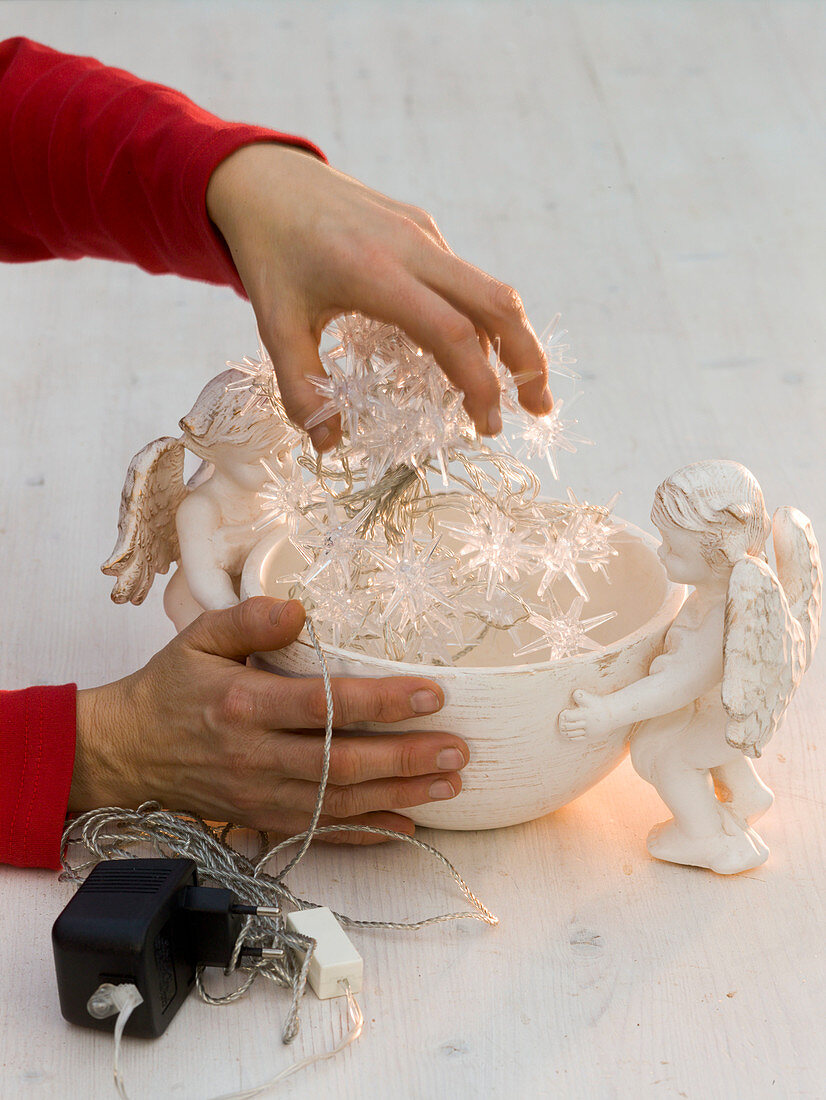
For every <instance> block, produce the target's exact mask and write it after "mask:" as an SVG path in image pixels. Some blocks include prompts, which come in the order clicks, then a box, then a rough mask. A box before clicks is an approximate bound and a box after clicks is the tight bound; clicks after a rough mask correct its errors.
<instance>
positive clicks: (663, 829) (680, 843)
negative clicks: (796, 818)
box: [646, 817, 769, 875]
mask: <svg viewBox="0 0 826 1100" xmlns="http://www.w3.org/2000/svg"><path fill="white" fill-rule="evenodd" d="M646 843H647V847H648V851H649V852H650V853H651V855H652V856H654V857H655V858H656V859H663V860H666V861H667V862H668V863H682V864H685V865H686V866H689V867H707V868H708V869H709V870H710V871H716V872H717V874H718V875H733V874H736V873H737V872H738V871H749V870H751V869H752V868H754V867H759V866H760V865H761V864H762V863H765V862H766V860H767V859H768V858H769V849H768V848H767V847H766V845H765V844H764V843H763V841H762V840H761V839H760V837H759V836H758V835H757V833H756V832H755V831H754V830H753V829H738V830H736V831H735V832H733V833H731V834H730V833H728V832H723V831H721V832H718V833H713V834H712V835H711V836H705V837H694V836H689V835H688V834H686V833H684V832H683V830H682V829H681V828H680V827H679V825H678V824H677V822H676V821H675V820H674V818H673V817H672V818H671V819H670V820H669V821H663V822H661V823H660V824H659V825H655V826H654V828H653V829H652V830H651V832H650V833H649V834H648V839H647V842H646Z"/></svg>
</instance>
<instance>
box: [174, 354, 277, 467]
mask: <svg viewBox="0 0 826 1100" xmlns="http://www.w3.org/2000/svg"><path fill="white" fill-rule="evenodd" d="M245 381H248V379H247V376H246V375H244V374H243V373H242V372H241V371H239V370H234V369H231V370H225V371H223V372H222V373H221V374H219V375H217V376H216V377H215V378H213V379H212V381H211V382H207V384H206V385H205V386H204V388H203V389H202V390H201V392H200V394H199V395H198V398H197V400H196V402H195V404H194V405H193V406H192V408H191V409H190V411H189V412H188V413H187V414H186V416H185V417H183V419H182V420H180V421H179V425H180V428H181V430H182V431H183V433H184V444H185V445H186V447H187V448H188V449H189V450H190V451H192V452H193V453H194V454H196V455H198V456H199V457H200V458H203V459H206V461H207V462H212V463H213V464H220V461H221V458H222V457H226V458H232V460H234V461H236V462H239V461H240V462H242V463H250V464H252V463H257V462H258V461H259V459H261V458H267V457H268V456H270V455H273V456H275V457H276V458H282V457H285V455H286V453H287V452H289V450H290V448H291V446H292V443H293V442H294V439H295V433H294V432H293V430H292V429H291V428H289V427H288V426H287V425H286V424H285V423H284V422H283V421H282V419H281V418H280V417H279V416H277V415H274V414H273V411H272V410H271V409H270V408H264V407H261V406H260V405H259V404H258V403H257V402H255V403H251V402H250V395H251V394H250V389H249V387H248V386H245V385H244V382H245ZM282 451H283V452H285V455H284V456H282V453H281V452H282Z"/></svg>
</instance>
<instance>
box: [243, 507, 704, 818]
mask: <svg viewBox="0 0 826 1100" xmlns="http://www.w3.org/2000/svg"><path fill="white" fill-rule="evenodd" d="M614 545H615V546H616V549H617V551H618V553H617V556H616V557H615V558H614V559H612V562H611V564H610V565H609V567H608V580H606V579H605V578H603V577H602V576H601V575H600V574H594V575H593V577H592V576H590V575H589V576H588V578H587V583H588V588H589V593H590V595H591V600H590V602H589V603H588V604H587V605H586V612H585V613H586V615H589V616H590V615H599V614H601V613H602V612H603V611H605V610H615V611H616V612H617V616H616V618H615V619H613V620H612V621H611V622H609V623H606V624H604V625H603V626H602V627H600V628H599V629H598V630H597V631H595V632H594V635H593V636H594V638H595V640H596V641H598V642H600V644H601V645H603V646H604V648H603V649H602V650H601V651H599V652H594V653H582V654H578V655H577V656H575V657H568V658H566V659H565V660H562V661H553V662H544V663H542V662H538V663H534V664H513V663H510V664H508V663H506V662H507V660H508V658H506V657H505V655H504V644H503V643H506V641H507V640H506V639H504V638H503V637H502V635H501V633H500V632H497V631H491V635H495V636H496V638H495V639H494V640H493V641H492V642H491V644H490V645H488V644H487V643H485V644H484V645H483V646H480V647H478V648H477V649H476V650H474V652H473V653H472V654H471V655H470V657H469V660H470V661H472V662H473V663H472V664H465V665H460V666H457V667H453V668H443V667H439V666H430V665H424V666H423V665H407V664H402V663H400V662H397V661H389V660H382V659H379V658H375V657H368V656H365V655H364V654H360V653H355V652H352V651H347V650H341V649H335V648H332V647H329V648H326V649H325V652H326V656H327V661H328V665H329V668H330V672H331V674H332V675H333V676H382V675H387V676H391V675H396V676H398V675H406V674H414V675H419V676H421V675H425V676H428V677H430V678H432V679H433V680H436V681H437V682H438V683H439V684H441V686H442V688H443V690H444V693H445V705H444V707H443V708H442V710H441V711H440V712H439V713H438V714H435V715H431V716H428V717H425V718H421V719H417V720H416V722H415V723H410V728H411V729H412V728H415V729H444V730H450V731H451V732H452V733H456V734H459V736H461V737H463V738H464V739H465V740H466V741H467V743H468V745H469V746H470V754H471V755H470V762H469V763H468V765H467V767H466V768H465V769H464V771H463V772H462V783H463V786H462V791H461V793H460V794H459V795H457V797H456V798H453V799H450V800H449V801H447V802H437V803H431V804H428V805H425V806H417V807H413V808H412V809H409V810H405V811H404V813H405V814H406V815H407V816H409V817H411V818H412V819H413V820H414V821H415V822H416V823H417V824H419V825H426V826H430V827H432V828H438V829H493V828H498V827H500V826H504V825H516V824H518V823H520V822H523V821H530V820H532V819H533V818H536V817H541V816H542V815H543V814H546V813H549V812H550V811H552V810H556V809H559V807H560V806H564V805H565V804H566V803H568V802H570V801H571V800H572V799H574V798H576V797H577V796H578V795H580V794H582V793H583V792H584V791H586V790H588V788H589V787H592V786H593V785H594V783H596V782H597V781H598V780H600V779H601V778H602V777H603V776H604V775H606V774H607V773H608V772H609V771H611V769H612V768H614V767H616V765H617V764H618V763H619V762H620V760H621V759H622V757H623V755H624V754H625V750H626V738H627V735H628V732H629V730H628V727H623V728H620V729H617V730H614V731H612V733H610V734H609V735H608V736H607V737H605V738H604V739H602V740H600V741H598V742H593V741H589V742H584V741H577V740H573V741H571V740H568V739H567V738H566V737H563V736H562V735H561V734H560V733H559V730H558V728H557V719H558V717H559V712H560V711H561V710H563V709H564V708H565V707H566V706H568V705H569V703H570V699H571V693H572V692H573V691H574V690H575V689H576V688H585V689H586V690H587V691H595V692H598V693H600V694H605V693H607V692H611V691H616V690H618V689H619V688H622V687H625V686H626V685H627V684H630V683H632V682H633V681H634V680H637V679H639V678H640V677H641V676H644V675H645V674H646V673H647V671H648V666H649V664H650V663H651V660H652V659H653V658H654V656H656V654H657V653H659V652H660V650H661V649H662V644H663V639H664V636H665V633H666V631H667V630H668V627H669V626H670V625H671V623H672V622H673V621H674V617H675V616H676V614H677V611H678V610H679V608H680V605H681V604H682V602H683V599H684V598H685V589H684V588H683V587H682V586H680V585H674V584H671V583H670V582H669V581H668V579H667V577H666V575H665V572H664V570H663V567H662V565H661V563H660V561H659V558H658V557H657V554H656V549H657V543H656V542H655V541H654V540H653V539H652V538H651V537H650V536H649V535H646V534H645V533H644V532H642V531H640V530H639V529H638V528H636V527H632V526H631V525H630V524H626V525H625V529H624V530H623V531H621V533H620V534H619V535H618V536H617V537H616V538H615V540H614ZM296 565H297V562H296V558H295V551H294V550H293V549H292V547H291V545H290V543H289V541H288V539H287V536H286V533H285V532H284V530H283V529H281V530H278V531H276V532H274V533H272V534H271V535H269V536H268V537H267V538H266V539H264V540H263V541H262V542H261V543H259V545H258V546H257V547H256V548H255V550H253V552H252V554H251V555H250V557H249V559H248V560H247V564H246V566H245V568H244V575H243V577H242V581H241V595H242V597H243V598H247V597H249V596H256V595H258V596H260V595H262V594H265V595H276V596H285V595H286V589H285V586H284V585H283V584H282V583H281V578H282V577H284V576H286V575H289V574H290V573H293V572H295V569H296ZM609 582H610V583H609ZM497 639H498V641H497ZM509 660H510V661H511V662H513V661H514V658H513V657H510V658H509ZM256 663H257V664H258V666H259V667H261V668H266V669H270V670H272V671H273V672H279V673H281V674H282V675H287V676H317V675H319V664H318V658H317V656H316V653H315V651H314V649H313V647H312V646H311V645H310V643H309V641H305V640H304V635H302V637H301V638H300V639H299V640H298V641H297V642H295V643H294V644H293V645H291V646H288V647H287V648H286V649H282V650H277V651H275V652H272V653H261V654H257V655H256ZM367 728H368V729H371V730H388V731H391V732H393V731H395V732H401V729H400V728H399V727H398V726H382V725H378V724H374V725H372V726H368V727H367Z"/></svg>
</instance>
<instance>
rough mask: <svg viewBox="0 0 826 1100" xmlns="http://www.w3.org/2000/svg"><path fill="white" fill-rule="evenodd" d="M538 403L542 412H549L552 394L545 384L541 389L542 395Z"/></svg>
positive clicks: (552, 401) (551, 404)
mask: <svg viewBox="0 0 826 1100" xmlns="http://www.w3.org/2000/svg"><path fill="white" fill-rule="evenodd" d="M539 403H540V405H541V406H542V412H543V413H549V412H550V411H551V409H552V408H553V407H554V399H553V395H552V393H551V391H550V390H549V389H548V387H547V386H546V387H545V389H544V390H543V391H542V396H541V397H540V399H539Z"/></svg>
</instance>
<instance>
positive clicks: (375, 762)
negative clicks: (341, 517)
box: [69, 596, 469, 844]
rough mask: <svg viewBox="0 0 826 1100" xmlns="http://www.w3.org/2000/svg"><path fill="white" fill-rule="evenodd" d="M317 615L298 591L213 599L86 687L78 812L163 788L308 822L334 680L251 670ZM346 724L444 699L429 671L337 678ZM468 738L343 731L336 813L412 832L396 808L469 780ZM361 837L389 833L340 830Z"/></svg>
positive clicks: (257, 814)
mask: <svg viewBox="0 0 826 1100" xmlns="http://www.w3.org/2000/svg"><path fill="white" fill-rule="evenodd" d="M303 624H304V609H303V608H302V606H301V604H300V603H298V602H297V601H296V600H290V601H288V602H282V601H280V600H275V599H270V598H269V597H266V596H258V597H255V598H253V599H250V600H246V601H245V602H244V603H241V604H237V605H236V606H235V607H231V608H228V609H227V610H224V611H208V612H205V613H204V614H203V615H201V616H200V617H199V618H198V619H196V620H195V621H194V622H193V623H191V624H190V626H188V627H187V628H186V629H185V630H183V631H182V632H181V633H180V634H179V635H178V636H177V637H176V638H174V639H173V640H172V641H171V642H170V643H169V645H167V646H166V648H165V649H162V650H161V651H160V652H159V653H157V654H155V656H154V657H152V659H151V660H150V661H149V663H148V664H147V665H146V666H145V667H144V668H142V669H139V670H138V671H137V672H136V673H134V674H133V675H131V676H127V677H126V678H125V679H123V680H119V681H117V682H116V683H113V684H107V685H106V686H104V687H100V688H92V689H90V690H87V691H80V692H79V693H78V738H77V753H76V758H75V770H74V774H73V780H72V790H71V795H70V799H69V809H70V810H71V811H75V812H77V811H83V810H88V809H92V808H95V807H98V806H105V805H118V806H126V807H135V806H138V805H139V804H140V803H141V802H143V801H146V800H147V799H157V800H158V801H159V802H161V803H162V804H163V805H164V806H167V807H169V808H170V809H177V810H186V811H194V812H195V813H197V814H200V815H201V816H202V817H205V818H207V819H208V820H216V821H233V822H235V823H236V824H239V825H246V826H249V827H251V828H255V829H263V830H270V831H273V832H277V833H281V834H284V835H293V834H296V833H299V832H301V831H302V830H303V829H305V828H306V827H307V825H308V823H309V820H310V817H311V814H312V811H313V809H314V807H315V801H316V794H317V789H318V782H319V779H320V777H321V765H322V748H323V741H324V737H323V730H322V729H320V728H319V727H323V726H324V724H325V722H326V710H327V708H326V701H325V695H324V685H323V681H322V680H321V679H320V678H318V679H315V678H312V679H309V678H308V679H302V678H293V677H286V676H278V675H276V674H274V673H272V672H265V671H262V670H258V669H252V668H247V667H246V665H245V664H244V662H245V659H246V657H247V656H248V655H249V654H251V653H253V652H255V651H258V650H263V651H266V650H272V649H281V648H282V647H284V646H286V645H288V644H289V643H290V642H292V641H294V640H295V639H296V637H297V636H298V634H299V632H300V631H301V628H302V626H303ZM332 684H333V697H334V716H335V723H336V726H342V725H353V724H355V725H356V726H357V725H358V724H359V723H362V722H391V723H394V722H406V724H407V725H408V726H414V727H415V724H416V717H417V716H421V715H424V714H431V713H434V712H435V711H437V710H439V709H440V707H441V706H442V704H443V703H444V695H443V693H442V691H441V689H440V688H439V687H438V685H437V684H435V683H433V681H431V680H427V679H425V678H424V677H402V676H392V677H387V678H386V679H366V678H365V679H344V678H340V679H333V681H332ZM468 758H469V752H468V748H467V745H466V744H465V743H464V741H462V740H461V739H460V738H459V737H455V736H454V735H452V734H450V733H434V732H418V733H383V734H371V735H370V736H361V737H360V736H358V735H357V734H355V733H353V732H352V731H348V732H347V733H342V732H337V733H336V734H335V736H334V738H333V745H332V753H331V757H330V776H329V785H328V787H327V794H326V798H325V802H324V811H325V816H324V817H322V824H336V823H339V824H340V823H342V822H347V823H353V822H356V823H359V824H368V825H374V826H379V827H382V828H386V829H393V830H395V831H398V832H405V833H412V832H413V824H412V822H411V821H410V820H409V819H408V818H406V817H403V816H401V815H399V814H397V813H395V812H394V811H397V810H400V809H403V808H404V807H406V806H414V805H418V804H419V803H422V802H431V801H436V800H438V799H444V798H451V797H453V795H455V794H458V792H459V791H460V790H461V786H462V781H461V778H460V777H459V774H458V771H459V770H460V769H461V768H463V767H464V766H465V764H466V763H467V761H468ZM332 837H333V838H334V839H335V838H340V839H343V840H345V841H350V842H355V843H365V844H366V843H373V842H376V841H377V840H380V839H381V838H380V837H373V836H370V835H368V834H365V833H343V834H332Z"/></svg>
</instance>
